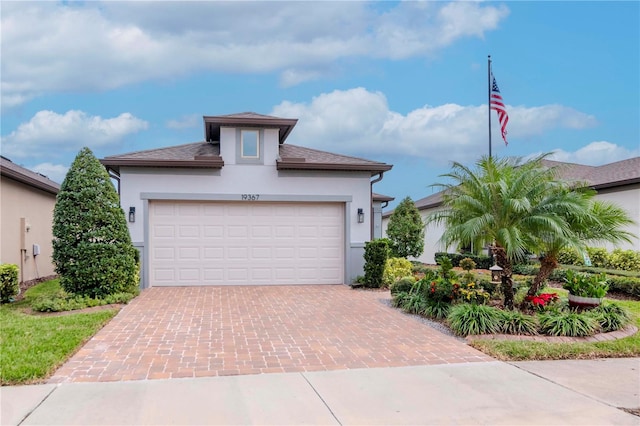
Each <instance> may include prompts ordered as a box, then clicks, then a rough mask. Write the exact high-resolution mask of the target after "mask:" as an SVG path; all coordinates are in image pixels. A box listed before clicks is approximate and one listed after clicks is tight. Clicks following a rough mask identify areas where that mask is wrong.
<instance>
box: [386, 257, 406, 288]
mask: <svg viewBox="0 0 640 426" xmlns="http://www.w3.org/2000/svg"><path fill="white" fill-rule="evenodd" d="M412 269H413V265H412V264H411V262H409V261H408V260H407V259H405V258H403V257H391V258H389V259H387V262H386V263H385V267H384V274H383V277H382V282H383V283H384V285H385V286H387V287H388V286H390V285H391V284H393V283H395V282H396V281H397V280H399V279H400V278H402V277H406V276H409V275H411V271H412Z"/></svg>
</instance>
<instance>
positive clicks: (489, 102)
mask: <svg viewBox="0 0 640 426" xmlns="http://www.w3.org/2000/svg"><path fill="white" fill-rule="evenodd" d="M487 82H488V86H487V87H488V89H489V90H488V96H487V109H488V110H489V158H491V55H488V57H487Z"/></svg>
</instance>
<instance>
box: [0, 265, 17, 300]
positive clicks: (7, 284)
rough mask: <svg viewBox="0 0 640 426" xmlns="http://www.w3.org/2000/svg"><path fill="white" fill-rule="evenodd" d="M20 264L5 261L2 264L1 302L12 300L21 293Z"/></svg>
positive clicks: (0, 278)
mask: <svg viewBox="0 0 640 426" xmlns="http://www.w3.org/2000/svg"><path fill="white" fill-rule="evenodd" d="M18 272H19V269H18V265H14V264H12V263H3V264H2V265H0V303H7V302H10V301H11V299H13V298H14V297H16V296H17V295H18V293H20V282H19V281H18Z"/></svg>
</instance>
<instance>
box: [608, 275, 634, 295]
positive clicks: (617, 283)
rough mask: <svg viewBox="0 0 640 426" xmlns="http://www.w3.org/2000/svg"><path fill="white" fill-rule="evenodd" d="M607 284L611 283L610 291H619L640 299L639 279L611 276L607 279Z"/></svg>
mask: <svg viewBox="0 0 640 426" xmlns="http://www.w3.org/2000/svg"><path fill="white" fill-rule="evenodd" d="M607 282H608V283H609V290H610V291H619V292H621V293H626V294H630V295H632V296H636V297H640V279H639V278H633V277H617V276H609V277H608V278H607Z"/></svg>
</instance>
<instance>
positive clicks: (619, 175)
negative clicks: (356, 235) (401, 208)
mask: <svg viewBox="0 0 640 426" xmlns="http://www.w3.org/2000/svg"><path fill="white" fill-rule="evenodd" d="M543 163H544V164H545V165H546V166H548V167H557V169H558V172H559V176H560V177H561V178H562V179H565V180H568V181H573V182H584V183H586V185H588V186H589V187H591V188H593V189H594V190H596V191H597V195H596V196H595V198H596V199H598V200H603V201H609V202H612V203H615V204H617V205H618V206H620V207H622V208H623V209H625V210H626V211H627V214H628V215H629V217H630V218H631V219H633V220H634V221H635V222H636V223H635V224H634V225H630V226H628V227H627V228H626V230H627V231H629V232H631V233H632V234H634V235H636V236H637V237H638V238H636V239H634V240H633V241H632V243H631V244H629V243H620V244H618V245H617V246H616V247H614V246H613V245H612V244H611V243H602V244H601V246H602V247H605V248H606V249H607V250H609V251H611V250H613V249H614V248H621V249H625V250H626V249H631V250H637V251H640V157H635V158H630V159H627V160H622V161H617V162H615V163H609V164H604V165H602V166H587V165H583V164H575V163H564V162H560V161H552V160H543ZM442 195H443V192H442V191H441V192H437V193H434V194H431V195H429V196H428V197H425V198H422V199H420V200H417V201H416V202H415V205H416V207H417V208H418V210H419V211H420V214H421V216H422V217H423V219H424V218H426V217H427V216H428V215H429V214H431V213H432V212H434V211H437V210H438V209H442V208H443V207H442ZM391 213H393V211H388V212H385V213H384V214H383V216H382V227H383V229H385V230H386V229H387V224H388V222H389V217H390V216H391ZM443 232H444V225H442V224H439V225H436V224H433V223H432V224H430V225H428V226H427V228H426V230H425V247H424V253H423V254H422V256H420V257H419V258H418V259H417V260H419V261H421V262H424V263H430V264H434V263H435V259H434V255H435V253H437V252H440V251H447V249H446V247H443V246H442V245H441V244H440V242H439V240H440V237H441V236H442V234H443ZM451 250H452V248H449V251H451Z"/></svg>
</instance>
